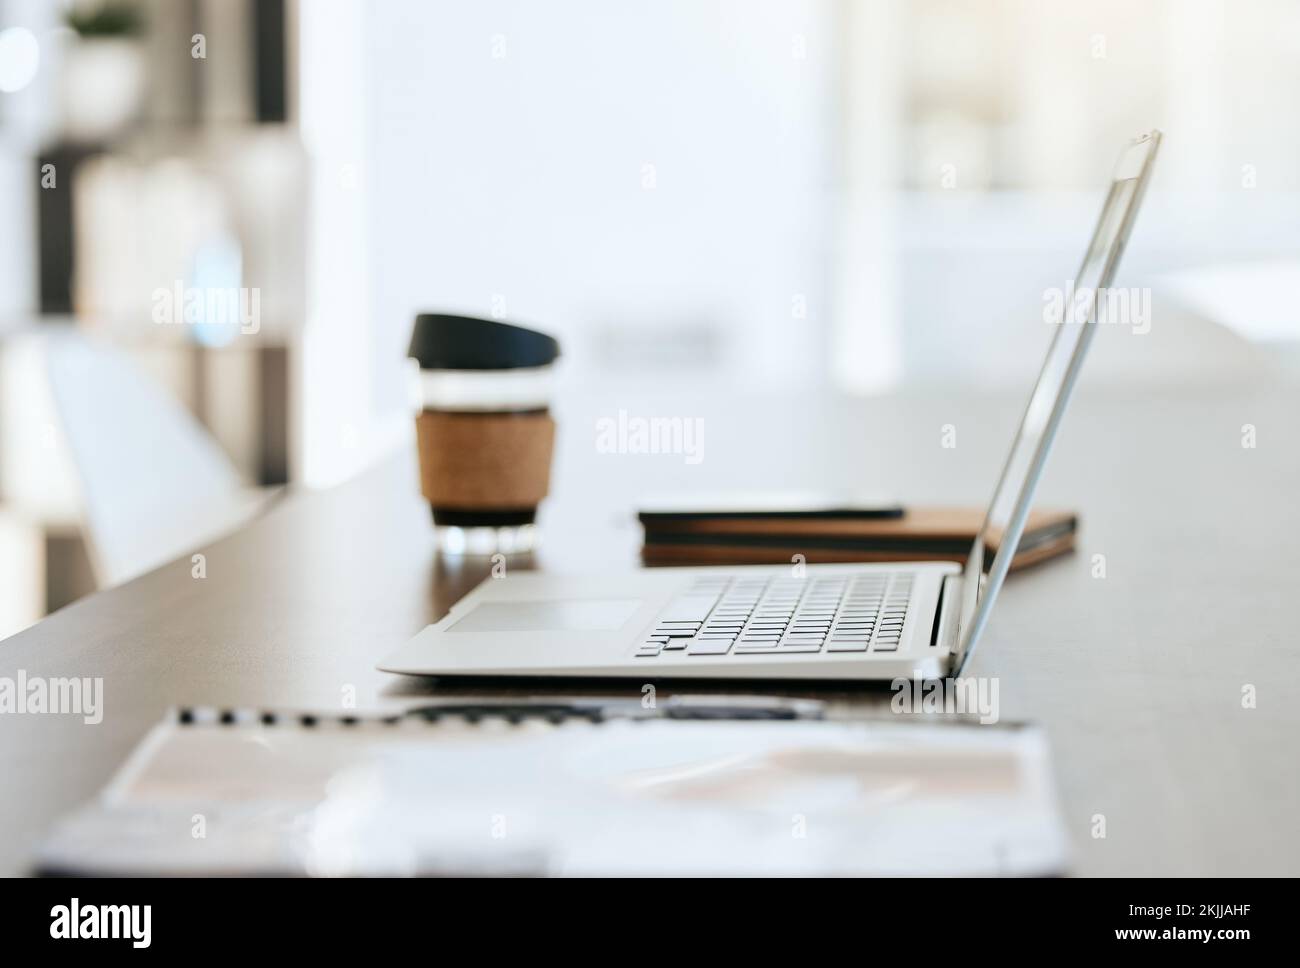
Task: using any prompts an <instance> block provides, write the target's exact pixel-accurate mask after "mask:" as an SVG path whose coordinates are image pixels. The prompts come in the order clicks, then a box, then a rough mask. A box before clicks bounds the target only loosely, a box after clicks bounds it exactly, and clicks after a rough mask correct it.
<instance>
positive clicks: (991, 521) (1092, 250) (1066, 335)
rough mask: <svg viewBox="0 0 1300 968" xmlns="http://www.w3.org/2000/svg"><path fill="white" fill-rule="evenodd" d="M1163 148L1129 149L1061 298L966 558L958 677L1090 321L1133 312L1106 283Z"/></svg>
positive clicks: (1002, 574) (1141, 142) (1019, 524)
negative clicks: (1008, 449) (989, 555)
mask: <svg viewBox="0 0 1300 968" xmlns="http://www.w3.org/2000/svg"><path fill="white" fill-rule="evenodd" d="M1159 143H1160V132H1158V131H1153V132H1152V133H1151V134H1148V135H1144V136H1143V137H1141V138H1138V139H1137V140H1135V141H1133V142H1132V143H1131V144H1129V145H1128V147H1127V148H1126V149H1125V151H1124V154H1123V155H1122V156H1121V157H1120V160H1119V164H1118V165H1117V166H1116V169H1115V175H1114V180H1113V181H1112V182H1111V185H1110V191H1109V192H1108V194H1107V195H1106V202H1105V205H1103V206H1102V210H1101V218H1100V219H1099V220H1098V222H1097V228H1096V231H1094V232H1093V236H1092V241H1091V242H1089V243H1088V250H1087V253H1086V254H1085V255H1084V258H1083V266H1082V267H1081V268H1080V269H1079V272H1078V275H1077V276H1076V277H1075V279H1074V283H1073V289H1072V291H1070V290H1069V289H1068V288H1067V292H1066V293H1065V294H1064V296H1063V298H1062V299H1061V300H1059V301H1060V303H1061V308H1060V313H1059V318H1058V319H1056V320H1054V321H1053V326H1054V328H1055V330H1056V331H1055V333H1054V334H1053V336H1052V341H1051V344H1050V346H1049V347H1048V349H1047V359H1046V360H1044V362H1043V368H1042V370H1041V371H1040V372H1039V374H1038V382H1037V383H1036V384H1035V385H1034V392H1033V394H1032V395H1031V396H1030V398H1029V406H1028V407H1027V408H1026V409H1025V415H1024V418H1023V419H1022V420H1021V423H1020V429H1019V430H1017V431H1016V436H1015V439H1014V440H1013V441H1012V444H1011V453H1010V455H1009V456H1008V457H1007V462H1006V464H1005V465H1004V466H1003V468H1002V476H1001V477H1000V478H999V479H998V484H997V488H996V489H995V490H994V492H993V500H992V501H991V502H990V504H989V508H988V511H987V513H986V514H985V517H984V524H983V526H982V527H981V528H980V532H979V534H978V535H977V537H976V539H975V544H974V545H973V546H972V547H971V553H970V557H969V558H967V560H966V571H965V580H964V582H963V586H964V587H963V602H962V610H961V621H960V626H959V631H958V634H959V637H960V645H959V646H958V659H957V661H956V663H954V668H955V670H956V672H960V671H961V668H962V667H963V666H964V665H965V663H966V662H967V661H969V659H970V655H971V653H972V652H973V651H974V647H975V643H976V641H977V639H978V638H979V635H980V633H981V632H982V631H983V629H984V625H985V623H986V622H987V621H988V616H989V612H990V611H991V610H992V607H993V601H994V599H995V598H996V597H997V594H998V590H999V589H1000V588H1001V587H1002V581H1003V579H1004V578H1006V573H1007V569H1008V568H1009V567H1010V565H1011V559H1012V558H1013V557H1014V555H1015V553H1016V545H1018V544H1019V543H1020V535H1021V533H1022V532H1023V531H1024V527H1025V519H1026V517H1027V516H1028V514H1029V508H1030V503H1031V501H1032V499H1033V495H1034V489H1035V487H1036V486H1037V484H1038V478H1039V475H1040V474H1041V473H1042V469H1043V464H1044V463H1045V462H1046V459H1047V453H1048V451H1049V450H1050V449H1051V446H1052V439H1053V437H1055V435H1056V429H1057V426H1058V424H1059V423H1060V420H1061V416H1062V414H1063V413H1064V412H1065V407H1066V404H1067V403H1068V402H1069V398H1070V392H1071V391H1072V390H1073V388H1074V382H1075V379H1076V378H1077V377H1078V374H1079V369H1080V368H1081V366H1082V365H1083V357H1084V355H1085V354H1086V353H1087V350H1088V343H1089V342H1090V341H1091V340H1092V334H1093V332H1094V328H1095V327H1094V325H1093V324H1094V323H1095V322H1097V321H1099V320H1100V321H1106V320H1107V319H1112V320H1116V321H1120V320H1119V319H1118V318H1117V317H1119V316H1122V314H1124V313H1127V312H1131V311H1132V308H1133V307H1132V306H1131V303H1130V300H1129V299H1128V295H1129V294H1128V292H1127V290H1110V289H1109V286H1110V283H1111V279H1112V278H1113V277H1114V274H1115V268H1116V266H1118V264H1119V259H1120V256H1121V255H1122V253H1123V251H1124V244H1125V242H1126V241H1127V240H1128V235H1129V232H1130V230H1131V229H1132V227H1133V221H1134V218H1135V217H1136V215H1137V210H1138V206H1139V205H1140V204H1141V202H1142V193H1143V191H1144V190H1145V188H1146V183H1147V178H1148V175H1149V173H1150V170H1151V163H1152V161H1153V160H1154V159H1155V154H1156V148H1157V147H1158V145H1159ZM1053 308H1055V307H1053ZM991 546H996V547H997V554H996V555H995V556H994V557H993V561H992V564H991V565H990V566H989V568H988V575H987V577H986V579H985V584H984V588H983V591H982V592H981V591H980V579H981V574H982V572H983V569H984V566H985V564H986V561H985V559H986V555H987V549H988V548H989V547H991ZM956 672H955V673H954V674H956Z"/></svg>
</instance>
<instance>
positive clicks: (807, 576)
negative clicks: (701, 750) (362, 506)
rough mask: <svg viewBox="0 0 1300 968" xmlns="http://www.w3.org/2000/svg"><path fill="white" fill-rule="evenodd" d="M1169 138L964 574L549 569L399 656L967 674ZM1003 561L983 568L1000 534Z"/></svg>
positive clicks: (850, 676)
mask: <svg viewBox="0 0 1300 968" xmlns="http://www.w3.org/2000/svg"><path fill="white" fill-rule="evenodd" d="M1159 144H1160V132H1158V131H1153V132H1152V133H1150V134H1147V135H1144V136H1143V137H1141V138H1137V139H1136V140H1134V141H1133V142H1132V143H1130V144H1129V145H1128V146H1127V147H1126V148H1125V150H1124V152H1123V154H1122V155H1121V156H1120V160H1119V163H1118V165H1117V167H1116V170H1115V174H1114V176H1113V179H1112V181H1111V184H1110V189H1109V191H1108V193H1107V195H1106V200H1105V203H1104V205H1103V206H1102V210H1101V217H1100V219H1099V220H1098V222H1097V227H1096V230H1095V231H1094V233H1093V236H1092V241H1091V242H1089V243H1088V249H1087V252H1086V254H1085V255H1084V259H1083V266H1082V268H1081V269H1080V270H1079V274H1078V276H1077V278H1076V279H1075V300H1074V302H1073V303H1072V304H1071V306H1070V307H1069V308H1070V310H1071V311H1069V312H1066V313H1064V314H1063V318H1062V320H1060V321H1059V322H1058V323H1057V324H1056V331H1055V334H1054V335H1053V337H1052V341H1051V344H1050V346H1049V347H1048V350H1047V358H1046V360H1045V361H1044V363H1043V367H1042V370H1041V371H1040V372H1039V376H1038V382H1037V383H1036V384H1035V386H1034V390H1033V393H1032V394H1031V396H1030V398H1029V405H1028V407H1027V408H1026V409H1025V413H1024V417H1023V419H1022V420H1021V423H1020V427H1019V429H1018V430H1017V431H1016V434H1015V437H1014V438H1013V440H1012V442H1011V453H1010V455H1009V456H1008V457H1007V461H1006V464H1005V465H1004V466H1003V469H1002V474H1001V476H1000V477H999V479H998V483H997V487H996V488H995V489H994V492H993V499H992V501H991V502H990V504H989V507H988V510H987V511H986V513H985V516H984V522H983V525H982V526H981V528H980V530H979V533H978V534H977V535H976V537H975V541H974V543H973V544H972V546H971V549H970V554H969V555H968V556H967V558H966V563H965V565H964V566H962V565H958V564H956V563H953V562H942V561H936V562H906V563H902V562H900V563H898V564H834V565H831V564H827V565H806V566H792V565H773V566H740V567H727V568H656V569H647V570H641V571H630V572H628V573H626V574H596V575H586V576H563V575H552V574H546V573H539V572H522V573H518V574H508V575H505V576H503V577H501V578H489V579H487V580H486V581H484V582H483V583H482V584H481V585H479V586H478V587H477V588H476V589H474V590H473V591H472V592H470V593H469V594H468V595H466V596H465V598H463V599H462V600H461V601H460V602H458V603H457V604H456V605H455V606H453V607H452V609H451V611H450V612H449V613H448V615H447V616H446V617H445V618H443V619H442V620H441V621H440V622H438V623H436V624H434V625H430V626H428V627H427V628H425V629H424V630H423V631H422V632H420V633H419V634H418V635H416V636H415V637H414V638H413V639H411V640H410V641H409V642H407V643H406V644H405V645H404V646H402V647H401V648H400V649H398V650H397V651H396V652H395V653H393V654H392V655H390V656H389V657H388V658H387V659H385V660H384V661H383V662H382V663H380V665H379V668H380V669H381V670H383V671H386V672H397V673H407V674H412V675H434V676H558V677H581V678H588V677H595V678H635V679H641V680H644V679H646V678H656V679H658V678H703V679H781V680H785V679H815V680H892V679H895V678H899V677H904V678H916V677H921V678H927V679H929V678H941V677H943V676H957V675H960V674H961V673H962V671H963V670H964V669H965V668H966V666H967V664H968V663H969V662H970V659H971V656H972V655H973V654H974V652H975V648H976V646H977V645H978V644H979V640H980V635H981V634H982V633H983V631H984V627H985V625H986V624H987V623H988V619H989V615H990V613H991V612H992V610H993V604H994V602H995V601H996V599H997V595H998V592H999V590H1000V589H1001V587H1002V582H1003V580H1004V579H1005V578H1006V574H1007V569H1008V568H1009V566H1010V564H1011V559H1012V558H1013V556H1014V555H1015V552H1016V546H1017V544H1019V541H1020V536H1021V534H1022V532H1023V531H1024V527H1025V519H1026V517H1027V516H1028V514H1029V509H1030V503H1031V501H1032V499H1033V496H1034V490H1035V488H1036V486H1037V484H1038V479H1039V476H1040V475H1041V474H1042V470H1043V465H1044V463H1045V462H1046V460H1047V454H1048V451H1049V450H1050V449H1051V445H1052V441H1053V439H1054V438H1055V436H1056V432H1057V428H1058V427H1059V426H1060V422H1061V417H1062V415H1063V414H1064V413H1065V408H1066V406H1067V404H1068V403H1069V399H1070V394H1071V391H1072V390H1073V389H1074V384H1075V381H1076V380H1077V379H1078V376H1079V370H1080V368H1081V367H1082V366H1083V358H1084V355H1085V354H1086V353H1087V351H1088V344H1089V342H1090V341H1091V340H1092V336H1093V333H1094V331H1095V325H1094V324H1095V323H1096V321H1097V317H1098V313H1099V308H1100V309H1102V310H1104V307H1105V304H1106V302H1107V301H1106V300H1104V299H1099V298H1098V294H1099V293H1102V292H1104V291H1105V290H1106V289H1107V288H1108V287H1109V286H1110V283H1111V280H1112V279H1113V278H1114V275H1115V269H1116V266H1118V264H1119V260H1120V256H1121V255H1122V254H1123V251H1124V246H1125V243H1126V242H1127V240H1128V237H1129V234H1130V232H1131V231H1132V228H1133V222H1134V220H1135V218H1136V217H1137V212H1138V208H1139V206H1140V205H1141V203H1142V197H1143V194H1144V192H1145V190H1146V186H1147V181H1148V179H1149V178H1150V175H1151V168H1152V165H1153V163H1154V161H1155V156H1156V151H1157V149H1158V147H1159ZM993 536H1001V540H1000V541H998V542H996V546H997V553H996V554H995V555H993V556H992V561H991V562H987V568H986V567H985V566H986V557H987V556H986V548H988V547H990V546H991V545H992V544H993V542H991V541H990V538H991V537H993Z"/></svg>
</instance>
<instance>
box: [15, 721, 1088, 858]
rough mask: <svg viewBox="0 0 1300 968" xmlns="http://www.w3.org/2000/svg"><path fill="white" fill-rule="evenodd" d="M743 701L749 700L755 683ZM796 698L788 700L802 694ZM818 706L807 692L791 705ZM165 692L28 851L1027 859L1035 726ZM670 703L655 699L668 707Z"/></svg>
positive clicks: (1045, 816)
mask: <svg viewBox="0 0 1300 968" xmlns="http://www.w3.org/2000/svg"><path fill="white" fill-rule="evenodd" d="M758 702H761V701H758ZM805 705H807V704H805ZM813 705H819V704H813ZM660 707H661V708H659V709H653V710H646V709H644V708H643V707H642V706H641V704H640V703H639V702H636V701H632V702H629V703H625V704H624V705H623V707H615V708H611V707H610V706H608V705H605V706H602V707H600V708H596V707H593V706H590V705H587V706H581V705H577V706H573V705H563V704H559V705H557V704H556V703H554V702H546V703H541V704H536V705H527V706H524V707H520V706H518V705H500V706H493V707H488V708H484V707H482V706H475V707H473V708H467V707H458V706H451V705H441V706H431V707H427V708H426V709H423V710H420V711H418V712H416V713H415V714H414V715H405V716H399V717H385V718H381V717H366V716H346V717H342V716H323V715H319V714H307V715H301V714H291V715H286V714H268V713H260V712H253V711H239V710H227V711H216V710H208V711H184V712H182V713H179V714H176V715H172V716H169V717H168V719H167V720H165V721H164V722H162V723H160V724H159V725H158V726H156V727H155V728H154V729H153V730H152V731H151V732H150V733H149V734H148V736H147V737H146V738H145V740H144V741H143V742H142V743H141V744H140V746H139V747H138V748H137V750H136V751H135V752H134V753H133V754H132V756H131V757H130V759H129V760H128V762H127V763H126V764H125V765H124V766H123V767H122V768H121V769H120V771H119V772H118V774H117V775H116V776H115V777H114V779H113V780H112V781H111V782H110V784H109V785H108V787H107V788H106V789H105V790H104V791H103V793H102V794H101V795H100V796H99V797H98V798H97V799H96V800H95V801H93V802H92V803H90V804H87V805H86V806H85V807H83V808H82V809H80V810H79V811H77V812H76V813H74V814H73V815H72V816H70V817H68V818H66V819H65V820H64V821H62V822H61V823H60V824H58V825H57V827H56V828H55V830H54V831H53V833H52V834H51V836H50V838H49V840H48V841H47V842H46V843H45V845H44V847H43V849H42V850H41V852H40V856H39V858H38V865H39V869H40V870H41V871H42V872H45V873H56V874H153V875H196V874H197V875H221V874H275V875H313V876H339V875H425V874H439V875H462V874H468V875H483V874H510V875H517V874H528V875H532V874H539V875H540V874H544V875H570V876H580V875H667V874H675V875H682V874H684V875H711V874H738V875H795V874H808V875H895V874H1044V873H1059V872H1061V871H1062V870H1063V869H1064V866H1065V858H1066V847H1065V843H1066V839H1065V836H1064V834H1063V831H1062V827H1061V824H1060V820H1059V814H1058V811H1057V808H1056V801H1055V795H1054V793H1053V789H1052V782H1051V777H1050V773H1049V769H1048V758H1047V747H1046V743H1045V740H1044V737H1043V735H1042V733H1041V732H1040V731H1039V730H1038V729H1036V728H1034V727H1031V726H1009V725H1002V724H998V725H978V724H972V723H968V722H966V721H964V720H958V721H934V722H930V721H926V720H924V719H921V718H915V719H914V718H911V717H906V718H904V717H899V716H892V717H889V718H887V719H874V720H866V719H863V720H832V719H825V718H819V716H820V714H819V713H816V712H814V713H812V714H809V713H808V712H807V710H806V709H803V708H802V707H801V706H800V705H799V704H788V703H787V704H784V705H782V706H779V707H778V708H777V711H776V712H775V713H773V712H772V710H771V709H769V708H765V707H761V706H753V705H748V706H747V705H743V704H742V705H739V706H728V707H726V708H724V709H723V710H722V712H721V713H717V712H716V711H706V710H702V709H701V708H700V707H698V706H697V707H695V710H694V712H692V711H691V710H690V709H688V710H687V714H686V715H681V708H680V707H675V706H673V705H672V704H663V703H661V704H660ZM674 709H676V712H674Z"/></svg>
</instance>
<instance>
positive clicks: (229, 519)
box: [40, 329, 272, 588]
mask: <svg viewBox="0 0 1300 968" xmlns="http://www.w3.org/2000/svg"><path fill="white" fill-rule="evenodd" d="M40 342H41V349H42V351H43V352H42V355H43V356H44V360H45V364H46V373H47V374H48V377H49V389H50V392H51V396H52V398H53V402H54V409H55V412H56V414H57V418H58V422H59V427H60V430H61V431H62V438H63V442H64V444H65V446H66V449H67V452H68V454H69V455H70V457H71V463H72V465H73V467H74V469H75V475H76V478H77V481H78V484H79V491H80V504H81V509H82V518H83V522H84V526H85V533H86V539H87V545H88V549H89V552H90V560H91V564H92V567H93V568H94V571H95V577H96V581H97V583H98V585H99V587H101V588H104V587H108V586H111V585H117V584H120V583H122V582H125V581H128V580H129V579H131V578H134V577H136V576H137V575H141V574H144V573H145V572H147V571H151V570H153V569H154V568H157V567H158V566H160V565H163V564H165V563H167V562H168V561H171V560H173V559H175V558H177V557H180V556H182V555H185V554H188V553H190V552H192V551H193V550H195V549H196V548H199V547H200V546H202V545H204V544H207V543H209V542H211V541H213V540H215V539H217V538H219V537H221V536H223V535H225V534H227V533H229V532H231V531H234V530H235V529H237V528H239V527H240V526H242V525H243V524H244V523H245V522H247V521H248V520H249V519H251V518H252V517H254V516H255V515H256V514H257V513H258V511H259V510H260V509H261V508H262V507H263V506H264V505H265V504H266V503H267V501H268V500H269V498H270V496H271V493H272V492H267V491H259V490H255V489H250V488H246V487H245V486H244V485H243V483H242V481H241V479H240V477H239V474H238V472H237V471H236V470H235V468H234V466H233V465H232V464H231V462H230V460H229V459H228V458H227V457H226V455H225V454H224V453H223V452H222V451H221V448H220V447H219V446H218V445H217V444H216V442H215V441H214V440H213V439H212V438H211V437H210V436H209V434H208V433H207V431H206V430H204V428H203V427H202V426H201V425H200V424H199V423H198V421H197V420H195V419H194V417H193V416H192V415H191V414H190V413H189V412H188V411H186V410H185V408H184V407H183V406H181V404H180V403H178V402H177V401H176V400H175V399H173V398H172V397H170V396H169V395H168V394H166V393H165V392H163V391H162V390H160V389H159V388H158V387H157V386H155V385H154V384H153V383H152V382H151V381H150V380H149V379H148V377H146V376H145V375H144V374H143V373H142V372H141V371H140V370H139V369H138V368H137V367H136V366H135V365H134V364H133V363H132V362H131V361H130V360H129V359H128V358H127V357H126V356H124V355H123V354H122V353H120V352H119V351H117V350H115V349H113V348H111V347H109V346H107V345H104V344H102V343H100V342H97V341H95V340H93V339H91V338H88V337H86V336H85V335H83V334H82V333H80V332H78V331H76V330H73V329H66V330H56V331H53V332H49V333H45V334H42V336H41V340H40Z"/></svg>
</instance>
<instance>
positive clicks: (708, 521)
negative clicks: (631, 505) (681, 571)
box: [640, 507, 1078, 569]
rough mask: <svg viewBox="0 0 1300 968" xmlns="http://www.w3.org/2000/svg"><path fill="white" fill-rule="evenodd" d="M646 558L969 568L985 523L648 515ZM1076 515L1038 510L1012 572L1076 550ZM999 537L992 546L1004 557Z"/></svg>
mask: <svg viewBox="0 0 1300 968" xmlns="http://www.w3.org/2000/svg"><path fill="white" fill-rule="evenodd" d="M640 520H641V524H642V525H643V526H644V527H645V545H644V547H643V549H642V558H643V559H644V561H645V562H646V564H651V565H677V564H714V565H726V564H737V565H739V564H782V563H788V562H789V561H790V560H791V558H792V557H793V556H795V555H802V556H803V558H804V560H805V561H807V562H808V563H810V564H811V563H815V562H854V561H863V562H874V561H957V562H961V561H965V559H966V556H967V554H968V553H969V552H970V547H971V542H972V541H974V540H975V534H976V532H977V531H978V530H979V527H980V525H981V524H982V523H983V520H984V510H983V509H977V508H942V507H929V508H927V507H916V508H908V509H907V510H906V511H905V512H904V513H903V514H902V515H901V516H898V517H879V516H869V517H860V518H853V517H831V518H821V517H789V518H782V517H774V516H764V517H761V518H758V517H754V518H745V517H736V516H731V515H728V516H719V517H707V516H705V517H701V516H696V515H681V514H673V513H643V514H641V515H640ZM1077 529H1078V517H1077V515H1075V514H1074V513H1073V512H1069V511H1059V510H1045V509H1038V510H1034V511H1032V512H1031V513H1030V515H1029V520H1028V522H1027V523H1026V525H1025V531H1024V533H1023V534H1022V535H1021V538H1020V545H1019V547H1018V549H1017V551H1016V555H1015V558H1014V559H1013V560H1012V564H1011V567H1012V568H1013V569H1015V568H1023V567H1025V566H1026V565H1031V564H1034V563H1035V562H1039V561H1042V560H1044V559H1046V558H1050V557H1053V556H1054V555H1059V554H1063V553H1064V552H1066V551H1069V550H1070V549H1071V548H1073V547H1074V537H1075V533H1076V531H1077ZM998 537H999V535H997V534H994V536H993V540H992V541H990V543H989V554H990V555H991V554H993V553H994V552H996V551H997V546H998Z"/></svg>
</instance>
